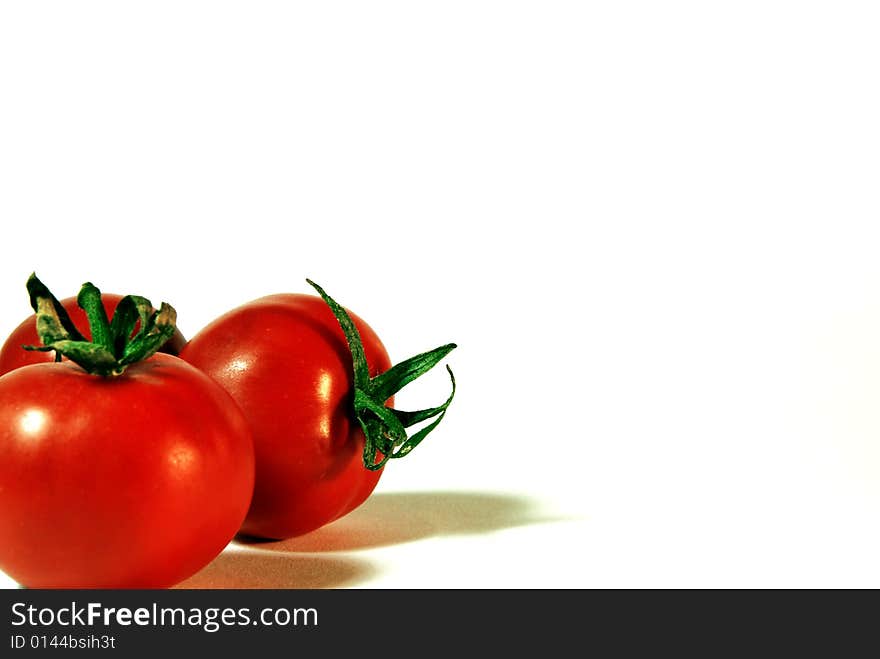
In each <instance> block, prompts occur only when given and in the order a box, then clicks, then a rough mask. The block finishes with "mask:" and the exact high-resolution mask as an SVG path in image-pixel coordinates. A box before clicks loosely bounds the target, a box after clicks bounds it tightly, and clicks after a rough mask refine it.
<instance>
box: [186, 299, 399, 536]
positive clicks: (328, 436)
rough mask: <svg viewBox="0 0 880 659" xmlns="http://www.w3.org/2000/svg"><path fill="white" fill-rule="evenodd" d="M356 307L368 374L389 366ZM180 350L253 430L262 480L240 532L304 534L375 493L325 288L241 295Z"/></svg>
mask: <svg viewBox="0 0 880 659" xmlns="http://www.w3.org/2000/svg"><path fill="white" fill-rule="evenodd" d="M351 316H352V319H353V320H354V322H355V324H356V326H357V328H358V330H359V332H360V334H361V339H362V341H363V345H364V352H365V354H366V358H367V362H368V364H369V367H370V375H371V377H372V376H375V375H377V374H379V373H381V372H383V371H385V370H387V369H388V368H390V367H391V361H390V359H389V358H388V353H387V352H386V350H385V348H384V346H383V345H382V342H381V341H380V340H379V337H378V336H377V335H376V333H375V332H374V331H373V330H372V329H371V328H370V327H369V326H368V325H367V324H366V323H365V322H364V321H363V320H361V319H360V318H358V317H357V316H355V315H354V314H351ZM180 356H181V358H183V359H185V360H187V361H188V362H190V363H191V364H193V365H194V366H196V367H197V368H199V369H201V370H202V371H204V372H205V373H207V374H208V375H209V376H210V377H211V378H213V379H214V380H215V381H216V382H218V383H219V384H220V385H221V386H222V387H223V388H224V389H226V391H228V392H229V393H230V394H231V396H232V398H233V399H235V401H236V402H237V403H238V404H239V406H240V407H241V409H242V411H243V412H244V415H245V417H246V418H247V420H248V424H249V425H250V428H251V430H252V432H253V437H254V447H255V453H256V482H255V486H254V498H253V501H252V503H251V508H250V511H249V512H248V515H247V519H246V520H245V522H244V524H243V525H242V528H241V532H242V533H243V534H246V535H251V536H256V537H261V538H272V539H283V538H290V537H294V536H298V535H302V534H304V533H308V532H309V531H313V530H315V529H317V528H319V527H321V526H323V525H325V524H327V523H329V522H331V521H333V520H335V519H337V518H339V517H341V516H343V515H345V514H347V513H349V512H351V511H352V510H354V509H355V508H356V507H357V506H359V505H360V504H361V503H363V502H364V501H365V500H366V499H367V497H368V496H369V495H370V494H371V493H372V491H373V489H374V488H375V486H376V484H377V482H378V481H379V477H380V475H381V470H377V471H370V470H368V469H367V468H366V467H364V464H363V448H364V435H363V431H362V430H361V427H360V425H359V423H358V422H357V420H356V419H355V418H354V416H353V412H352V400H353V374H352V358H351V353H350V351H349V349H348V346H347V344H346V341H345V336H344V334H343V332H342V330H341V328H340V327H339V323H338V321H337V320H336V318H335V317H334V316H333V313H332V312H331V310H330V309H329V307H328V306H327V305H326V304H325V303H324V301H323V300H321V299H320V298H319V297H317V296H313V295H298V294H280V295H270V296H267V297H264V298H260V299H258V300H254V301H253V302H249V303H247V304H244V305H242V306H240V307H238V308H236V309H233V310H232V311H229V312H228V313H226V314H224V315H223V316H221V317H219V318H217V319H216V320H214V321H213V322H212V323H210V324H209V325H208V326H207V327H205V328H204V329H202V330H201V331H200V332H199V333H198V334H196V336H194V337H193V338H192V339H191V340H190V341H189V343H187V345H186V346H185V347H184V349H183V351H182V352H181V355H180Z"/></svg>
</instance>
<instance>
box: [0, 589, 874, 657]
mask: <svg viewBox="0 0 880 659" xmlns="http://www.w3.org/2000/svg"><path fill="white" fill-rule="evenodd" d="M859 599H860V598H855V597H853V594H851V593H840V592H836V593H832V594H828V593H824V594H820V593H806V594H805V593H795V592H774V593H765V592H755V591H747V592H744V591H738V592H728V593H719V592H714V591H690V592H688V591H678V592H671V591H575V590H571V591H546V590H474V591H463V590H434V591H426V590H357V589H352V590H255V591H240V590H167V591H108V590H55V591H50V590H5V591H0V609H2V614H0V617H2V620H3V632H4V633H3V637H2V638H0V656H2V657H17V656H22V657H24V656H37V655H39V656H68V655H70V654H81V652H82V651H88V652H90V653H93V652H98V653H99V654H102V655H116V656H141V655H144V654H153V655H154V656H155V653H158V652H162V653H168V652H172V653H174V654H175V655H176V653H177V652H181V653H182V652H196V651H198V652H199V653H200V655H201V653H202V652H204V651H211V650H223V651H224V655H227V654H228V653H230V652H232V653H234V652H250V651H253V650H254V649H261V650H267V649H272V650H281V651H285V652H286V653H287V654H289V655H291V656H292V655H294V654H297V653H299V652H302V651H315V652H321V653H322V654H323V655H324V656H335V655H334V654H332V653H334V652H337V651H350V650H364V649H374V650H381V656H383V657H387V656H407V657H412V656H414V655H418V654H423V653H424V652H425V650H426V649H428V650H431V652H429V654H432V655H433V654H434V651H436V650H443V651H449V650H455V651H464V650H467V649H468V648H469V647H471V645H472V644H473V643H474V642H476V641H479V642H480V644H481V646H484V645H485V644H486V643H489V644H491V646H492V647H493V648H494V649H496V650H497V649H502V648H507V649H511V650H519V651H521V652H526V651H527V650H528V651H529V652H531V653H533V652H534V651H535V650H539V651H541V650H549V649H554V648H555V649H566V648H567V649H570V650H572V651H574V650H577V653H578V654H582V653H583V650H584V649H585V648H589V647H596V644H597V643H602V644H603V645H607V644H608V643H609V642H610V643H612V644H613V647H614V648H615V649H616V650H617V651H621V652H622V651H626V650H632V651H636V650H638V649H639V648H642V649H643V648H644V646H645V644H646V643H647V644H649V645H651V646H652V647H654V648H655V649H658V648H661V647H662V648H667V649H669V648H671V649H683V648H685V647H697V648H703V649H713V648H714V649H719V648H721V647H725V648H727V649H731V648H741V649H743V650H748V649H750V648H751V649H755V648H756V647H757V646H756V645H755V641H754V639H755V638H756V637H760V639H761V640H760V644H761V646H762V647H764V648H765V649H770V648H773V647H776V648H777V649H779V650H782V649H785V648H789V649H790V647H791V645H792V644H795V645H796V644H797V643H796V642H797V641H798V639H800V640H809V641H810V642H811V643H813V642H818V641H819V640H820V638H819V635H824V636H828V637H831V638H833V639H834V643H835V644H836V645H837V646H838V647H840V644H841V643H844V645H846V644H847V643H849V642H853V641H855V639H857V638H858V637H859V634H860V633H862V634H863V633H865V632H867V631H869V630H872V629H873V619H874V616H873V607H869V608H862V607H861V606H860V605H861V602H859ZM848 605H849V606H848ZM841 622H842V623H843V624H845V631H846V633H845V635H838V634H835V633H834V630H835V625H836V624H839V623H841ZM327 653H331V654H327Z"/></svg>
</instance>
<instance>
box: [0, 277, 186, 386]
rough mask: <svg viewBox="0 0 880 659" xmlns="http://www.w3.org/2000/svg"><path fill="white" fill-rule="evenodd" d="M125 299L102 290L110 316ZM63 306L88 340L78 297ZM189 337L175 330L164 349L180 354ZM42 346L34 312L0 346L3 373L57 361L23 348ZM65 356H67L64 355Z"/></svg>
mask: <svg viewBox="0 0 880 659" xmlns="http://www.w3.org/2000/svg"><path fill="white" fill-rule="evenodd" d="M120 300H122V296H121V295H116V294H115V293H102V294H101V301H102V302H103V303H104V309H105V310H106V311H107V317H108V318H113V312H114V311H116V305H118V304H119V301H120ZM60 302H61V306H63V307H64V308H65V309H66V310H67V313H68V315H69V316H70V319H71V320H72V321H73V324H74V325H75V326H76V328H77V329H78V330H79V331H80V332H82V333H83V334H84V335H85V337H86V338H87V339H89V340H91V338H92V333H91V331H90V330H89V319H88V317H87V316H86V312H85V311H83V310H82V309H80V307H79V305H78V304H77V303H76V298H75V297H68V298H65V299H63V300H60ZM185 344H186V339H185V338H184V336H183V334H181V333H180V330H178V329H175V330H174V334H173V335H172V336H171V338H170V339H168V342H167V343H166V344H165V345H163V346H162V348H161V351H162V352H165V353H168V354H170V355H179V354H180V351H181V350H182V349H183V346H184V345H185ZM39 345H42V341H40V337H38V336H37V324H36V318H35V317H34V316H33V315H32V316H31V317H30V318H26V319H25V320H23V321H21V323H19V325H18V327H16V328H15V329H14V330H12V334H10V335H9V338H7V339H6V342H5V343H4V344H3V347H2V348H0V375H3V374H4V373H8V372H9V371H13V370H15V369H16V368H21V367H22V366H27V365H28V364H42V363H44V362H53V361H55V353H54V352H39V351H37V350H24V349H23V348H22V346H39ZM65 359H66V358H65Z"/></svg>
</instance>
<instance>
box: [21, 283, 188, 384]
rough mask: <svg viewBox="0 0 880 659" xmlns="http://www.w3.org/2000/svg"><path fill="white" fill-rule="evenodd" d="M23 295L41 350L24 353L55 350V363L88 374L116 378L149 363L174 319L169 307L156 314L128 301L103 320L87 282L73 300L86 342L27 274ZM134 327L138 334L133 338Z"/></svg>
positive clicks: (97, 295)
mask: <svg viewBox="0 0 880 659" xmlns="http://www.w3.org/2000/svg"><path fill="white" fill-rule="evenodd" d="M27 289H28V293H29V294H30V299H31V306H32V307H33V309H34V312H35V313H36V319H37V320H36V323H37V335H38V336H39V337H40V340H41V341H42V342H43V345H42V346H23V347H24V348H25V349H26V350H40V351H49V350H54V351H55V361H59V360H60V358H61V355H63V356H65V357H67V358H68V359H69V360H70V361H72V362H74V363H76V364H78V365H79V366H81V367H82V368H83V369H84V370H85V371H87V372H88V373H93V374H95V375H102V376H105V377H106V376H114V375H121V374H122V373H123V372H124V371H125V368H126V367H127V366H129V365H131V364H133V363H135V362H138V361H143V360H144V359H147V358H148V357H150V356H151V355H152V354H153V353H155V352H156V351H157V350H159V348H161V347H162V345H163V344H164V343H165V342H166V341H167V340H168V339H169V338H171V336H172V335H173V334H174V330H175V323H176V321H177V313H176V312H175V311H174V308H173V307H172V306H171V305H169V304H166V303H165V302H163V303H162V305H161V306H160V308H159V310H158V311H157V310H155V309H154V308H153V305H152V304H151V303H150V301H149V300H148V299H146V298H144V297H140V296H137V295H127V296H126V297H124V298H123V299H122V300H121V301H120V302H119V304H118V305H117V307H116V312H115V313H114V314H113V320H108V318H107V312H106V310H105V309H104V304H103V302H102V301H101V291H100V290H99V289H98V288H97V287H96V286H94V285H93V284H91V283H89V282H86V283H85V284H83V285H82V288H80V292H79V295H77V304H78V305H79V306H80V308H82V309H83V311H85V312H86V316H87V317H88V319H89V328H90V330H91V333H92V340H91V341H89V340H87V339H86V338H85V336H83V334H82V333H81V332H80V331H79V330H78V329H77V328H76V326H75V325H74V324H73V321H71V319H70V316H69V314H68V313H67V311H66V310H65V309H64V307H63V306H62V305H61V303H60V302H59V301H58V299H57V298H56V297H55V296H54V295H53V294H52V292H51V291H50V290H49V289H48V288H47V287H46V286H45V285H44V284H43V282H41V281H40V280H39V279H38V278H37V276H36V274H31V276H30V278H29V279H28V282H27ZM138 322H140V328H139V330H138V332H137V334H135V335H134V336H132V333H133V332H134V328H135V325H136V324H137V323H138Z"/></svg>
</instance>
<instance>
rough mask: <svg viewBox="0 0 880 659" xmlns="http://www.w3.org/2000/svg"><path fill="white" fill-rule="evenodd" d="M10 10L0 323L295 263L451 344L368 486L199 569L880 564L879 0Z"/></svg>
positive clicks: (219, 286) (728, 579)
mask: <svg viewBox="0 0 880 659" xmlns="http://www.w3.org/2000/svg"><path fill="white" fill-rule="evenodd" d="M16 4H17V6H13V5H12V3H7V4H5V5H4V6H3V8H2V10H0V221H2V227H3V231H2V234H0V235H2V244H3V246H4V249H3V251H2V258H0V303H2V309H3V311H2V315H0V333H2V334H3V335H6V333H8V331H9V330H11V329H12V328H13V327H14V326H15V325H16V324H17V323H18V322H19V321H20V320H21V319H23V318H24V317H25V316H26V315H27V314H28V312H29V308H28V305H27V299H26V295H25V290H24V281H25V279H26V277H27V275H28V274H29V273H30V272H31V271H32V270H36V271H37V272H38V274H39V275H40V276H41V278H43V280H44V281H45V282H46V283H47V284H48V285H49V286H50V287H52V288H53V290H55V292H56V293H58V294H59V296H65V295H72V294H74V293H75V292H76V290H77V289H78V287H79V285H80V284H81V283H82V282H83V281H86V280H92V281H94V282H95V283H97V284H98V285H99V286H101V287H102V288H103V289H104V290H107V291H116V292H120V293H128V292H132V293H140V294H143V295H146V296H148V297H150V298H152V299H153V300H154V301H158V300H167V301H169V302H171V303H172V304H174V306H175V307H176V308H177V310H178V312H179V324H180V327H181V329H182V330H183V331H184V333H185V334H187V335H188V336H191V335H192V334H194V333H195V332H196V331H197V330H198V329H199V328H200V327H201V326H202V325H204V324H205V323H206V322H208V321H209V320H211V319H212V318H213V317H215V316H217V315H219V314H220V313H222V312H223V311H226V310H227V309H229V308H231V307H233V306H236V305H238V304H239V303H242V302H245V301H247V300H249V299H252V298H255V297H258V296H261V295H264V294H267V293H271V292H282V291H293V292H306V291H307V290H308V289H307V286H306V284H305V281H304V279H305V277H311V278H313V279H315V280H316V281H318V282H320V283H322V284H323V285H324V286H325V287H326V288H327V289H328V291H330V292H331V294H332V295H334V297H336V298H337V299H338V300H339V301H340V302H341V303H343V304H345V305H346V306H348V307H350V308H351V309H353V310H354V311H356V312H357V313H358V314H360V315H362V316H363V317H365V318H366V319H367V320H368V322H369V323H370V324H371V325H372V326H373V327H374V328H375V329H376V330H377V331H378V332H379V334H380V335H381V336H382V338H383V341H384V342H385V344H386V346H387V347H388V349H389V351H390V353H391V356H392V359H395V360H399V359H402V358H405V357H407V356H409V355H411V354H413V353H415V352H418V351H421V350H424V349H427V348H431V347H434V346H436V345H439V344H441V343H445V342H447V341H450V340H454V341H456V342H458V344H459V346H460V347H459V348H458V350H456V351H454V352H453V353H452V354H451V355H450V357H449V360H448V361H449V363H450V364H451V365H452V367H453V368H454V370H455V372H456V375H457V378H458V381H459V384H460V389H459V394H458V397H457V400H456V401H455V403H454V404H453V406H452V407H451V409H450V411H449V414H448V415H447V418H446V420H445V421H444V423H443V424H442V425H441V427H440V428H439V429H438V430H437V431H436V432H435V434H434V435H432V436H431V437H430V438H429V440H428V441H427V442H426V443H425V444H424V445H422V446H421V447H419V449H417V451H416V452H415V453H413V454H412V455H411V456H410V457H408V458H407V459H406V460H404V461H401V462H399V463H394V464H392V465H391V466H390V467H389V468H388V469H387V470H386V473H385V475H384V476H383V479H382V481H381V483H380V486H379V489H378V490H377V493H376V494H375V495H374V498H373V499H372V500H371V501H370V502H368V504H366V505H365V506H364V508H362V509H361V510H359V511H357V512H356V513H353V514H352V515H351V516H350V517H349V518H347V519H345V520H343V521H340V522H338V523H337V524H335V525H332V526H330V527H327V528H325V529H323V530H322V531H319V532H317V533H316V534H313V535H312V536H307V537H305V538H302V539H299V540H294V541H288V542H286V543H281V544H275V545H263V546H260V547H256V548H255V547H242V546H233V547H230V549H229V550H228V551H227V553H226V554H224V556H222V557H221V558H220V559H218V561H217V562H215V564H212V566H210V567H209V568H207V570H206V571H205V572H204V573H202V574H201V575H199V576H198V577H196V578H195V579H194V580H193V581H192V582H190V585H197V586H198V585H219V586H280V587H287V586H291V587H297V586H337V587H360V586H365V587H475V588H484V587H518V586H525V587H544V586H546V587H594V586H596V587H598V586H606V587H608V586H610V587H654V586H673V587H691V586H694V587H716V586H717V587H720V586H731V587H745V586H757V587H782V586H801V587H811V586H819V587H825V586H836V587H858V586H864V587H868V586H870V587H880V563H878V561H877V555H878V553H880V530H878V528H880V526H878V519H880V518H878V514H880V406H878V405H877V400H878V398H880V258H878V248H880V241H878V239H880V235H878V230H877V223H878V217H880V216H878V210H880V201H878V186H877V182H878V175H880V155H878V154H880V119H878V117H880V92H878V84H877V80H878V62H880V45H878V44H880V42H878V40H877V32H878V27H880V25H878V19H880V13H878V10H876V9H874V8H873V7H874V6H875V5H874V3H869V2H864V3H857V2H773V1H767V0H765V1H762V2H749V1H745V2H743V1H740V2H627V1H619V2H552V1H548V0H544V1H541V2H525V1H519V2H518V1H506V2H487V1H481V0H468V1H462V2H458V1H447V2H431V3H427V2H350V3H349V2H321V3H302V4H303V5H305V4H308V5H310V6H308V7H306V6H302V5H297V4H295V3H288V2H277V3H276V2H210V3H194V2H180V1H175V2H152V3H146V4H144V3H138V4H137V5H133V4H130V3H117V2H78V3H63V2H44V3H39V4H36V3H16ZM447 386H448V383H447V381H446V380H445V376H444V375H443V373H442V371H440V370H438V372H437V373H432V374H431V375H430V377H428V378H427V379H426V381H425V382H420V383H419V384H416V385H413V386H412V387H411V389H410V390H408V391H407V392H406V393H404V394H403V395H401V396H400V397H399V403H400V404H401V406H403V407H417V406H423V405H428V404H432V403H434V402H435V401H437V400H439V399H442V397H443V396H445V393H446V388H447ZM7 584H8V585H13V584H11V583H10V582H8V581H7Z"/></svg>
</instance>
